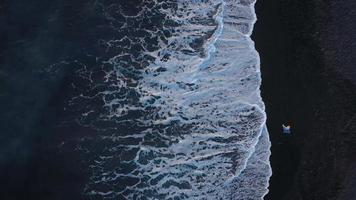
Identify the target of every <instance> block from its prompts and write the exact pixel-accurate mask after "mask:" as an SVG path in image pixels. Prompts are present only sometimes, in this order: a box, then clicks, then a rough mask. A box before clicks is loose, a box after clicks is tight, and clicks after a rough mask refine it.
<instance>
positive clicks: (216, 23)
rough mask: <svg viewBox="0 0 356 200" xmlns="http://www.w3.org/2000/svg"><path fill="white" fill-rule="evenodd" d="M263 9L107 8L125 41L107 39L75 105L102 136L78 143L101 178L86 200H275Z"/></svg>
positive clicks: (215, 0)
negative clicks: (258, 25) (261, 40)
mask: <svg viewBox="0 0 356 200" xmlns="http://www.w3.org/2000/svg"><path fill="white" fill-rule="evenodd" d="M99 2H100V1H99ZM254 3H255V1H253V0H250V1H249V0H209V1H208V0H191V1H186V0H178V1H174V2H170V1H166V2H162V1H158V0H157V1H142V2H141V4H140V9H138V10H137V12H136V13H134V14H132V13H130V14H125V12H124V10H123V9H124V8H123V7H122V6H121V5H120V4H115V3H112V4H104V3H101V4H100V3H99V4H98V5H99V7H100V8H101V9H99V10H100V11H101V12H102V15H103V16H104V18H105V19H106V21H105V23H107V24H109V27H110V29H111V30H112V31H113V37H116V38H114V39H113V38H102V39H100V40H98V45H99V46H101V47H103V50H104V49H105V51H104V53H103V54H102V55H100V56H99V55H98V56H97V63H99V65H98V66H99V67H98V66H91V67H90V66H87V65H86V64H83V63H80V64H78V65H81V66H85V67H80V70H78V73H77V76H78V77H80V78H82V79H85V80H87V81H86V84H84V86H83V85H81V86H80V85H75V84H73V85H74V86H73V87H74V88H75V90H76V92H77V95H74V96H73V97H72V98H71V99H70V100H69V101H68V108H69V109H75V110H76V111H77V112H79V113H81V115H80V116H79V117H78V119H77V121H78V123H79V124H80V125H81V126H86V127H90V128H92V129H94V130H96V134H95V135H91V136H88V137H85V138H81V139H80V140H79V141H77V142H78V143H77V145H76V146H77V148H76V150H78V151H82V152H83V154H85V155H86V156H84V157H85V158H86V160H85V162H86V163H87V165H88V167H89V168H90V171H91V176H90V179H89V182H88V183H87V184H86V188H85V191H84V193H85V194H86V195H88V196H89V197H90V198H93V199H96V198H99V199H212V200H215V199H239V200H243V199H263V197H264V195H265V194H266V193H267V191H268V189H267V187H268V180H269V177H270V176H271V167H270V164H269V156H270V150H269V149H270V142H269V138H268V132H267V129H266V125H265V123H266V114H265V111H264V104H263V102H262V99H261V96H260V90H259V87H260V84H261V75H260V60H259V55H258V53H257V51H256V50H255V48H254V42H253V41H252V40H251V38H250V35H251V33H252V30H253V24H254V23H255V21H256V15H255V12H254ZM115 34H116V35H115ZM76 62H79V61H76ZM96 74H97V75H96ZM98 74H103V75H101V76H100V75H98ZM81 84H82V83H81ZM98 105H99V107H98Z"/></svg>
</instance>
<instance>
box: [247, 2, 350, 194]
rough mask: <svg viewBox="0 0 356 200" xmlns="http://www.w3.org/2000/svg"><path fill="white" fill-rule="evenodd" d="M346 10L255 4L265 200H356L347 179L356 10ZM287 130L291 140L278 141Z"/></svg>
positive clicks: (331, 6) (314, 4)
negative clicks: (267, 174) (268, 171)
mask: <svg viewBox="0 0 356 200" xmlns="http://www.w3.org/2000/svg"><path fill="white" fill-rule="evenodd" d="M344 3H345V4H349V5H342V6H340V4H339V5H336V4H331V3H329V2H325V1H324V2H321V1H317V0H315V1H308V0H300V1H291V0H284V1H282V0H280V1H268V2H267V1H261V0H260V1H257V4H256V12H257V16H258V22H257V23H256V26H255V30H254V35H253V37H254V40H255V42H256V48H257V50H258V51H259V53H260V56H261V63H262V64H261V68H262V80H263V83H262V96H263V98H264V101H265V103H266V111H267V116H268V120H267V125H268V128H269V132H270V136H271V140H272V157H271V164H272V168H273V176H272V178H271V181H270V184H271V185H270V193H269V194H268V195H267V196H266V198H265V199H271V200H279V199H286V200H287V199H288V200H293V199H298V200H302V199H303V200H314V199H315V200H321V199H338V200H344V199H345V200H346V199H353V198H356V196H354V194H352V191H355V190H354V189H355V188H354V187H355V185H356V184H355V181H354V180H355V179H353V178H350V176H353V177H354V174H355V166H356V165H355V164H356V156H355V155H356V150H355V146H356V140H355V138H356V137H355V133H356V115H355V113H356V90H355V85H353V83H356V81H355V80H356V79H354V78H356V77H354V76H353V74H355V72H356V71H355V67H353V66H354V62H352V61H353V60H355V58H356V57H355V56H354V55H353V54H351V52H355V50H356V45H354V44H355V43H354V42H355V41H356V40H354V37H355V34H352V33H354V32H353V28H348V27H350V26H352V25H353V24H352V23H354V22H353V21H354V20H351V19H355V17H353V16H352V15H353V14H352V12H351V11H352V10H355V9H353V8H356V4H355V3H352V2H351V1H349V2H348V1H346V2H343V4H344ZM340 24H342V26H341V25H340ZM353 27H355V26H353ZM340 31H343V32H340ZM282 123H291V125H292V128H293V130H292V131H293V135H292V136H285V135H283V134H282V133H281V124H282Z"/></svg>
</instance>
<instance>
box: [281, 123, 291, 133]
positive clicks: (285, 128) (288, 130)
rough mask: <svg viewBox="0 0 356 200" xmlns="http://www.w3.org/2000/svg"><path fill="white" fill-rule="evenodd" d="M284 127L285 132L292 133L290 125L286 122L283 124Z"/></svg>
mask: <svg viewBox="0 0 356 200" xmlns="http://www.w3.org/2000/svg"><path fill="white" fill-rule="evenodd" d="M282 129H283V133H284V134H290V133H291V131H290V125H287V126H285V125H284V124H282Z"/></svg>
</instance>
